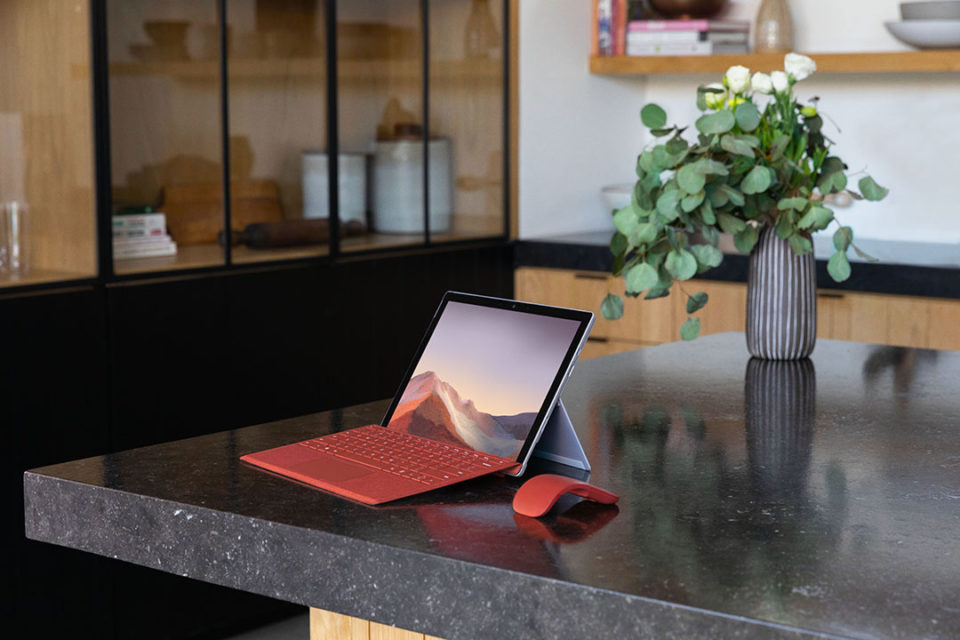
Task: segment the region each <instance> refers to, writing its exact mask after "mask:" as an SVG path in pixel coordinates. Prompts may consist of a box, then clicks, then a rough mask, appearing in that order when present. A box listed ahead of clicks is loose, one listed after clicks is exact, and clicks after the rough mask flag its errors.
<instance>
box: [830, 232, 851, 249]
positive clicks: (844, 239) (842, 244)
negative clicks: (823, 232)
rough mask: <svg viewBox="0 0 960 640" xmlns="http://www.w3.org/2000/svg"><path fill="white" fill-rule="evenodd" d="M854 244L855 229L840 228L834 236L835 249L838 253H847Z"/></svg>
mask: <svg viewBox="0 0 960 640" xmlns="http://www.w3.org/2000/svg"><path fill="white" fill-rule="evenodd" d="M852 243H853V229H851V228H850V227H840V228H839V229H837V230H836V231H835V232H834V234H833V248H834V249H836V250H837V251H843V252H846V250H847V248H848V247H849V246H850V245H851V244H852Z"/></svg>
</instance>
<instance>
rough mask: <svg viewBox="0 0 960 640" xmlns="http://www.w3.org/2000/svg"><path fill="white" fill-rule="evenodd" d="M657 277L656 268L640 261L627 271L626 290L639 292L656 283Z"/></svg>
mask: <svg viewBox="0 0 960 640" xmlns="http://www.w3.org/2000/svg"><path fill="white" fill-rule="evenodd" d="M659 279H660V277H659V276H658V275H657V270H656V269H654V268H653V267H651V266H650V265H648V264H647V263H646V262H641V263H640V264H638V265H636V266H634V267H633V268H631V269H630V271H628V272H627V278H626V280H627V292H628V293H640V292H641V291H644V290H646V289H649V288H651V287H653V286H654V285H656V284H657V281H658V280H659Z"/></svg>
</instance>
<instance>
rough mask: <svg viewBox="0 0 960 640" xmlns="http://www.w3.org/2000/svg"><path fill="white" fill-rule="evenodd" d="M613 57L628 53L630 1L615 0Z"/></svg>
mask: <svg viewBox="0 0 960 640" xmlns="http://www.w3.org/2000/svg"><path fill="white" fill-rule="evenodd" d="M613 3H614V5H613V6H614V9H613V55H615V56H622V55H626V53H627V8H628V6H629V4H630V2H629V0H613Z"/></svg>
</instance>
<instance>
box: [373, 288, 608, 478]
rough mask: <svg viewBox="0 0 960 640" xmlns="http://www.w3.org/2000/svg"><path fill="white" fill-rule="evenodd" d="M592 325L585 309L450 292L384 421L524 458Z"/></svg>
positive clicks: (455, 442)
mask: <svg viewBox="0 0 960 640" xmlns="http://www.w3.org/2000/svg"><path fill="white" fill-rule="evenodd" d="M592 321H593V314H591V313H588V312H585V311H576V310H572V309H561V308H556V307H547V306H541V305H532V304H524V303H518V302H514V301H511V300H500V299H496V298H486V297H482V296H470V295H466V294H457V293H448V294H447V296H446V297H445V298H444V301H443V303H441V306H440V308H439V310H438V312H437V314H436V315H435V316H434V320H433V322H432V324H431V326H430V329H429V330H428V332H427V335H426V336H425V338H424V341H423V343H421V345H420V350H419V353H418V354H417V356H416V357H415V358H414V361H413V365H412V367H411V369H410V371H408V372H407V376H406V377H405V379H404V382H403V384H402V385H401V391H400V392H399V393H398V394H397V397H396V398H394V401H393V404H392V405H391V407H390V410H389V411H388V412H387V415H386V417H385V418H384V424H385V425H386V426H387V428H390V429H397V430H400V431H406V432H409V433H413V434H415V435H419V436H424V437H427V438H431V439H433V440H439V441H442V442H448V443H450V444H455V445H457V446H460V447H468V448H471V449H476V450H478V451H483V452H485V453H489V454H493V455H496V456H500V457H502V458H510V459H515V460H517V461H518V462H522V461H523V460H525V459H526V456H527V453H528V452H529V450H530V447H531V446H532V444H533V440H534V439H535V437H536V434H537V433H538V432H539V428H540V425H541V424H542V423H543V421H544V420H546V419H547V417H548V415H547V413H548V411H549V410H550V409H551V408H552V407H553V404H554V401H555V399H556V395H557V393H558V391H559V389H560V387H561V384H562V382H563V381H564V379H565V377H566V376H567V374H568V371H569V369H570V364H571V362H572V360H573V359H574V358H575V357H576V355H577V354H578V353H579V349H580V346H581V345H582V343H583V341H584V340H585V339H586V334H587V331H588V330H589V328H590V325H591V324H592Z"/></svg>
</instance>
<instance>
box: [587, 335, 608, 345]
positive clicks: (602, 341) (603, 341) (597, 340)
mask: <svg viewBox="0 0 960 640" xmlns="http://www.w3.org/2000/svg"><path fill="white" fill-rule="evenodd" d="M587 342H601V343H604V344H606V343H607V342H610V339H609V338H599V337H595V336H590V337H589V338H587Z"/></svg>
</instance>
